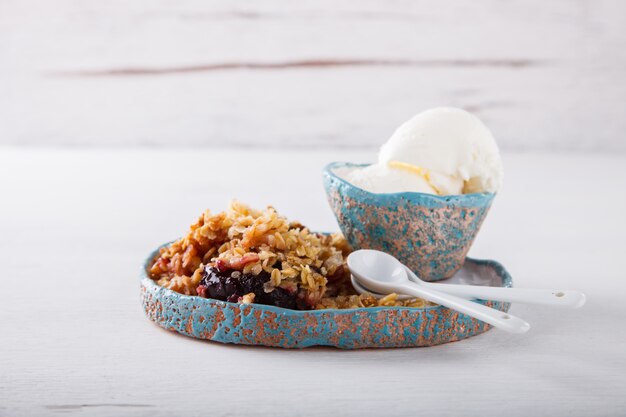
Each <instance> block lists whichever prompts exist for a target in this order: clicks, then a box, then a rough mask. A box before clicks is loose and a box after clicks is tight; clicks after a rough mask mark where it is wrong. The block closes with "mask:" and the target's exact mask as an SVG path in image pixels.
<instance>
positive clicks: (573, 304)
mask: <svg viewBox="0 0 626 417" xmlns="http://www.w3.org/2000/svg"><path fill="white" fill-rule="evenodd" d="M405 269H406V271H407V273H408V275H409V279H410V280H411V281H413V282H414V283H416V284H418V285H423V286H425V287H428V288H433V289H435V290H438V291H443V292H445V293H448V294H453V295H456V296H459V297H463V298H468V299H472V298H479V299H481V300H493V301H504V302H510V303H511V302H512V303H525V304H540V305H546V306H553V307H565V308H579V307H582V306H583V305H584V304H585V301H586V297H585V294H583V293H582V292H580V291H574V290H545V289H535V288H504V287H488V286H481V285H455V284H436V283H432V282H426V281H422V280H421V279H419V277H418V276H417V275H415V273H414V272H413V271H411V270H410V269H409V268H407V267H406V266H405Z"/></svg>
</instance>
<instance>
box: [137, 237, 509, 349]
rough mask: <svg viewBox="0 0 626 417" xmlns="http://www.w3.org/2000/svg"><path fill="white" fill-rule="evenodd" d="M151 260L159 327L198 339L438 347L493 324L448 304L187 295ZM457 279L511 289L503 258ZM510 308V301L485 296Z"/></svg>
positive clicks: (470, 265)
mask: <svg viewBox="0 0 626 417" xmlns="http://www.w3.org/2000/svg"><path fill="white" fill-rule="evenodd" d="M157 253H158V249H157V251H154V252H153V253H152V254H150V256H149V257H148V258H147V259H146V262H145V264H144V267H143V268H142V272H141V276H140V287H141V302H142V305H143V309H144V311H145V313H146V315H147V316H148V318H149V319H150V320H151V321H153V322H154V323H156V324H157V325H159V326H161V327H163V328H165V329H167V330H171V331H174V332H177V333H180V334H183V335H186V336H190V337H194V338H197V339H206V340H212V341H215V342H221V343H234V344H244V345H263V346H271V347H281V348H304V347H308V346H316V345H319V346H333V347H337V348H341V349H360V348H390V347H418V346H433V345H439V344H442V343H448V342H454V341H457V340H462V339H465V338H468V337H471V336H475V335H477V334H480V333H483V332H485V331H487V330H488V329H489V328H490V326H489V325H488V324H486V323H483V322H481V321H479V320H476V319H473V318H471V317H469V316H466V315H464V314H461V313H458V312H456V311H454V310H450V309H448V308H446V307H441V306H431V307H426V308H410V307H373V308H357V309H349V310H338V309H327V310H311V311H297V310H289V309H284V308H280V307H274V306H266V305H261V304H238V303H229V302H225V301H218V300H213V299H209V298H202V297H195V296H188V295H183V294H179V293H177V292H174V291H172V290H169V289H167V288H164V287H161V286H159V285H158V284H156V283H155V282H154V281H153V280H152V279H150V278H149V276H148V274H147V272H146V271H147V270H148V268H149V264H150V262H151V261H152V260H153V259H154V257H155V256H156V255H157ZM447 282H449V283H457V284H470V285H491V286H501V287H510V286H512V280H511V277H510V276H509V274H508V273H507V272H506V270H505V269H504V268H503V267H502V265H500V264H499V263H497V262H494V261H483V260H475V259H468V260H467V262H466V263H465V265H464V266H463V268H462V269H461V270H460V271H459V272H458V273H457V274H456V275H455V276H454V277H453V278H451V279H450V280H449V281H447ZM478 302H480V303H481V304H485V305H488V306H490V307H493V308H495V309H498V310H500V311H503V312H506V311H508V309H509V303H502V302H494V301H478Z"/></svg>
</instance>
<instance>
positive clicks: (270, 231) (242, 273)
mask: <svg viewBox="0 0 626 417" xmlns="http://www.w3.org/2000/svg"><path fill="white" fill-rule="evenodd" d="M349 253H350V248H349V246H348V244H347V242H346V240H345V239H344V237H343V236H342V235H341V234H339V233H333V234H321V233H314V232H311V231H309V229H308V228H306V227H305V226H303V225H302V224H300V223H298V222H289V221H288V220H287V219H286V218H285V217H282V216H280V215H279V214H278V213H277V212H276V210H275V209H274V208H273V207H267V208H266V209H265V210H254V209H252V208H250V207H248V206H246V205H244V204H241V203H239V202H237V201H233V202H231V204H230V206H229V208H228V210H227V211H225V212H221V213H218V214H214V215H212V214H211V213H210V212H209V211H208V210H207V211H205V212H204V213H203V214H202V215H201V216H200V218H199V219H198V220H197V221H196V222H195V223H194V224H192V225H191V228H190V230H189V233H188V234H187V235H186V236H184V237H182V238H181V239H179V240H177V241H175V242H173V243H171V244H169V245H168V246H166V247H163V248H161V250H160V251H159V254H158V255H157V256H156V257H155V259H154V260H153V261H152V264H151V266H150V268H149V271H148V272H149V274H150V277H151V278H152V279H153V280H155V281H156V282H157V283H158V284H159V285H161V286H163V287H166V288H169V289H171V290H173V291H176V292H179V293H181V294H186V295H193V296H200V297H205V298H213V299H217V300H222V301H230V302H239V303H257V304H267V305H274V306H278V307H284V308H290V309H298V310H310V309H323V308H358V307H374V306H410V307H423V306H425V305H427V304H426V302H424V301H423V300H420V299H415V300H410V301H404V302H402V301H398V300H397V295H395V294H391V295H388V296H387V297H385V298H382V299H380V300H377V299H376V298H374V297H372V296H371V295H359V294H357V293H356V291H355V290H354V289H353V288H352V285H351V284H350V272H349V270H348V267H347V264H346V257H347V255H348V254H349Z"/></svg>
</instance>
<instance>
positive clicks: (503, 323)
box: [397, 281, 530, 333]
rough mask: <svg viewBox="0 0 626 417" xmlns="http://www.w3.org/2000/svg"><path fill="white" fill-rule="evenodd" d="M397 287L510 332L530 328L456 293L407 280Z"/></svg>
mask: <svg viewBox="0 0 626 417" xmlns="http://www.w3.org/2000/svg"><path fill="white" fill-rule="evenodd" d="M397 289H398V290H401V292H402V293H404V294H409V295H414V296H416V297H420V298H424V299H426V300H428V301H432V302H433V303H437V304H440V305H442V306H445V307H448V308H451V309H453V310H456V311H458V312H460V313H463V314H467V315H468V316H471V317H474V318H476V319H478V320H481V321H484V322H485V323H489V324H491V325H492V326H494V327H497V328H499V329H502V330H506V331H507V332H510V333H525V332H527V331H528V329H530V325H529V324H528V323H527V322H526V321H524V320H522V319H520V318H519V317H515V316H512V315H510V314H508V313H504V312H502V311H499V310H495V309H493V308H490V307H487V306H485V305H482V304H478V303H475V302H472V301H468V300H465V299H463V298H459V297H457V296H455V295H450V294H446V293H443V292H439V291H437V290H435V289H432V288H430V287H426V286H423V285H418V284H415V283H413V282H410V281H407V282H406V283H402V284H398V287H397Z"/></svg>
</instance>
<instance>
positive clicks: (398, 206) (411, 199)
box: [323, 162, 495, 281]
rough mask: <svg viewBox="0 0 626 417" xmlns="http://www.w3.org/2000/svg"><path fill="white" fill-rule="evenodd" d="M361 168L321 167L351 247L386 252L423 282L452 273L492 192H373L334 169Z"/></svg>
mask: <svg viewBox="0 0 626 417" xmlns="http://www.w3.org/2000/svg"><path fill="white" fill-rule="evenodd" d="M364 166H367V165H366V164H365V165H364V164H351V163H345V162H334V163H332V164H330V165H328V166H326V168H324V174H323V175H324V186H325V188H326V195H327V197H328V202H329V203H330V206H331V208H332V210H333V212H334V213H335V217H336V218H337V222H338V223H339V227H340V228H341V231H342V232H343V234H344V235H345V236H346V238H347V239H348V242H349V243H350V245H351V246H352V247H353V248H354V249H355V250H356V249H378V250H381V251H384V252H387V253H390V254H392V255H393V256H395V257H396V258H398V259H399V260H400V261H402V262H403V263H404V264H405V265H407V266H408V267H409V268H411V269H412V270H413V271H414V272H415V273H416V274H417V275H418V276H419V277H420V278H421V279H423V280H424V281H438V280H441V279H445V278H449V277H451V276H452V275H454V273H455V272H456V271H458V270H459V268H461V266H463V262H464V261H465V257H466V256H467V252H468V251H469V249H470V247H471V245H472V242H473V241H474V238H475V237H476V234H477V233H478V230H479V229H480V226H481V224H482V223H483V220H484V219H485V216H486V215H487V212H488V211H489V207H490V206H491V202H492V201H493V198H494V197H495V194H492V193H479V194H461V195H451V196H437V195H432V194H424V193H416V192H405V193H390V194H375V193H370V192H368V191H365V190H363V189H361V188H358V187H356V186H354V185H352V184H350V183H349V182H347V181H346V180H344V179H342V178H341V177H339V176H337V175H336V174H335V170H336V169H337V168H346V167H364Z"/></svg>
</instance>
